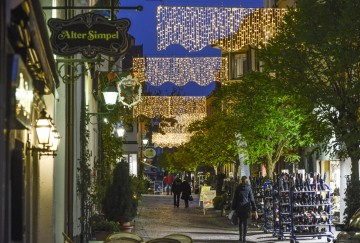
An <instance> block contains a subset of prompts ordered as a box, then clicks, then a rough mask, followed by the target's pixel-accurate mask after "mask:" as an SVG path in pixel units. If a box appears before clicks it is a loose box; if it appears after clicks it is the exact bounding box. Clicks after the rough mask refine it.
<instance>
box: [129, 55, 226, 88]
mask: <svg viewBox="0 0 360 243" xmlns="http://www.w3.org/2000/svg"><path fill="white" fill-rule="evenodd" d="M133 69H134V72H135V73H136V77H137V78H138V79H139V81H140V82H145V81H146V82H149V83H150V84H151V85H153V86H160V85H162V84H164V83H166V82H171V83H174V84H175V85H177V86H183V85H185V84H187V83H188V82H191V81H192V82H196V83H197V84H198V85H201V86H206V85H209V84H210V83H211V82H216V81H218V82H223V81H225V80H228V70H227V69H228V60H227V58H223V57H183V58H181V57H174V58H161V57H150V58H149V57H148V58H134V59H133Z"/></svg>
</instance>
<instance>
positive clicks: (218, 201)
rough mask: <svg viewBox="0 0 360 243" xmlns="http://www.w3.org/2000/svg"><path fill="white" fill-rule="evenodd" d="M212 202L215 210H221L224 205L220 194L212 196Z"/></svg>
mask: <svg viewBox="0 0 360 243" xmlns="http://www.w3.org/2000/svg"><path fill="white" fill-rule="evenodd" d="M213 204H214V208H215V209H216V210H222V209H223V206H224V198H223V197H222V196H216V197H214V199H213Z"/></svg>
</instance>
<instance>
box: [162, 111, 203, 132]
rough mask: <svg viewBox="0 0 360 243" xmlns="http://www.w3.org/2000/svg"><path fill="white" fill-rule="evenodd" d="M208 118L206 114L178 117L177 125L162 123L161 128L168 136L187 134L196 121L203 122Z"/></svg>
mask: <svg viewBox="0 0 360 243" xmlns="http://www.w3.org/2000/svg"><path fill="white" fill-rule="evenodd" d="M205 116H206V113H197V114H182V115H180V116H176V117H175V119H176V121H177V123H175V124H174V125H171V123H170V122H165V121H161V122H160V123H159V127H160V128H161V130H162V131H163V132H165V133H166V134H168V133H187V132H188V131H187V129H188V127H189V125H190V124H191V123H193V122H195V121H198V120H202V119H204V118H205Z"/></svg>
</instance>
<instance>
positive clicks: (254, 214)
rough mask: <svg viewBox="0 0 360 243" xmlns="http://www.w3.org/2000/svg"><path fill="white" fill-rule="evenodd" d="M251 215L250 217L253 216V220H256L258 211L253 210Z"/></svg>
mask: <svg viewBox="0 0 360 243" xmlns="http://www.w3.org/2000/svg"><path fill="white" fill-rule="evenodd" d="M251 216H252V218H253V219H254V220H257V219H258V218H259V215H258V212H257V211H253V212H252V215H251Z"/></svg>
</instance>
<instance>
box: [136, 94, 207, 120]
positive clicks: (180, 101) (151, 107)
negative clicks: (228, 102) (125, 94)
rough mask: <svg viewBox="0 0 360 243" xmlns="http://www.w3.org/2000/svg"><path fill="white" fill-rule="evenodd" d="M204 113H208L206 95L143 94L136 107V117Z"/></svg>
mask: <svg viewBox="0 0 360 243" xmlns="http://www.w3.org/2000/svg"><path fill="white" fill-rule="evenodd" d="M202 113H206V98H205V97H204V96H143V97H142V98H141V102H140V103H139V104H138V105H137V106H136V107H134V116H135V117H137V116H139V115H145V116H147V117H149V118H153V117H156V116H159V115H162V116H165V117H172V116H178V115H182V114H202Z"/></svg>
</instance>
